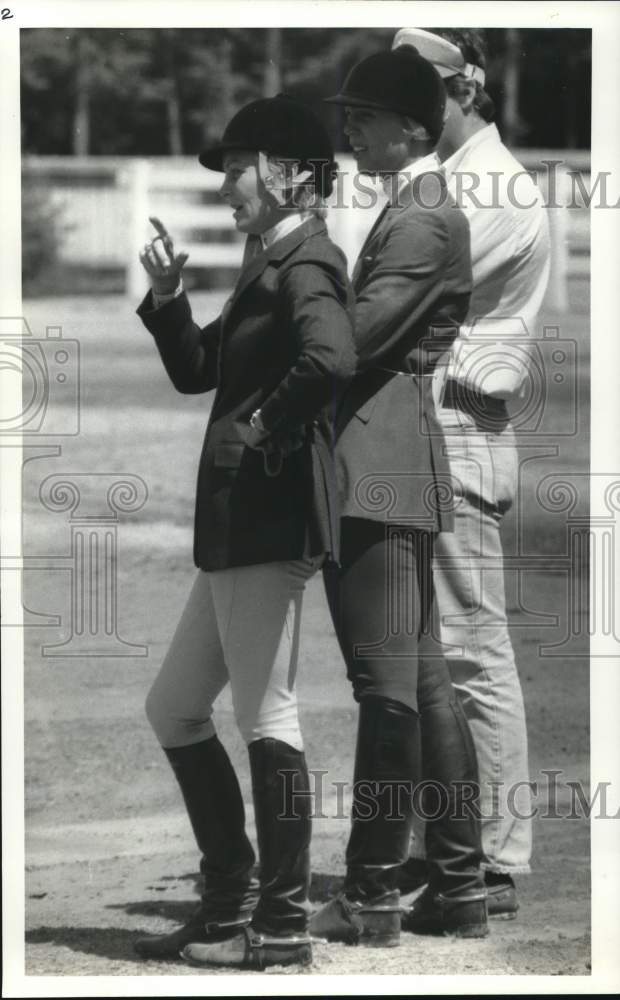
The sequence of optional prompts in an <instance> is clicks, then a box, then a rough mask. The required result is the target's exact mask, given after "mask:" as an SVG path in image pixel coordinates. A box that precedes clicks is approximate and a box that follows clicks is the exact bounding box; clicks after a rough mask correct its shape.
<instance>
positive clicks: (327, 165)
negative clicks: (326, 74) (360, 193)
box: [198, 94, 336, 198]
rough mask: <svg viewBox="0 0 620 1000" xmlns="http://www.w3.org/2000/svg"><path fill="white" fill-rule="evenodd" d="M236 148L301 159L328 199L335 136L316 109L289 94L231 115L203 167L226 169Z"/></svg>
mask: <svg viewBox="0 0 620 1000" xmlns="http://www.w3.org/2000/svg"><path fill="white" fill-rule="evenodd" d="M234 150H249V151H257V152H258V151H260V152H263V153H266V154H267V155H268V156H274V157H281V158H282V159H285V160H298V161H299V168H300V170H312V171H313V175H314V181H315V185H316V189H317V191H318V192H319V194H320V195H322V196H323V197H326V198H327V197H329V195H330V194H331V192H332V187H333V179H334V176H335V173H336V163H335V162H334V150H333V147H332V143H331V139H330V138H329V135H328V133H327V131H326V129H325V128H324V126H323V124H322V122H320V121H319V119H318V118H317V116H316V115H315V114H314V112H313V111H312V110H311V109H310V108H308V107H306V105H305V104H301V102H299V101H296V100H294V99H293V98H292V97H288V95H286V94H278V95H277V96H276V97H266V98H263V99H261V100H259V101H253V102H252V103H251V104H246V106H245V107H244V108H241V110H240V111H238V112H237V114H236V115H235V116H234V117H233V118H231V120H230V121H229V123H228V125H227V126H226V128H225V129H224V134H223V136H222V139H221V141H220V142H219V143H217V144H216V145H215V146H212V147H210V148H209V149H205V150H204V151H203V152H202V153H201V154H200V156H199V157H198V159H199V160H200V162H201V163H202V165H203V167H208V168H209V169H210V170H219V171H222V170H223V169H224V165H223V159H224V155H225V154H226V153H230V152H233V151H234Z"/></svg>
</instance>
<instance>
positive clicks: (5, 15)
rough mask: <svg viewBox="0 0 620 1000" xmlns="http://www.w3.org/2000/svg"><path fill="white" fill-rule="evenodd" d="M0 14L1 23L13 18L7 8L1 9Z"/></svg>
mask: <svg viewBox="0 0 620 1000" xmlns="http://www.w3.org/2000/svg"><path fill="white" fill-rule="evenodd" d="M0 13H1V14H2V20H3V21H6V20H7V19H8V18H9V17H13V15H12V14H11V11H10V8H9V7H3V8H2V10H1V11H0Z"/></svg>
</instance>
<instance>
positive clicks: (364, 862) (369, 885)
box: [310, 696, 419, 947]
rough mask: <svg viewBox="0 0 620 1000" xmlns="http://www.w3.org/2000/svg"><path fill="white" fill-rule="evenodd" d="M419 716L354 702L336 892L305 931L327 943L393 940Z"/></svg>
mask: <svg viewBox="0 0 620 1000" xmlns="http://www.w3.org/2000/svg"><path fill="white" fill-rule="evenodd" d="M418 761H419V717H418V715H417V713H416V712H414V711H412V710H411V709H409V708H407V707H406V706H405V705H403V704H401V703H400V702H397V701H392V700H391V699H389V698H381V697H374V696H373V697H366V698H363V699H362V700H361V702H360V715H359V726H358V735H357V747H356V752H355V774H354V785H353V810H352V820H351V834H350V837H349V843H348V846H347V853H346V861H347V875H346V879H345V884H344V888H343V891H342V893H341V894H340V895H339V896H337V897H336V898H335V899H333V900H331V901H330V902H329V903H327V904H326V905H325V906H324V907H323V908H322V909H321V910H319V912H318V913H316V914H315V915H314V916H313V918H312V920H311V923H310V929H311V932H312V933H313V934H315V935H316V936H317V937H325V938H327V939H328V940H330V941H345V942H348V943H351V944H355V943H359V944H364V945H368V946H370V947H392V946H394V945H397V944H398V943H399V936H400V893H399V891H398V888H397V884H398V874H399V867H400V865H402V864H403V862H404V861H405V859H406V857H407V853H408V848H409V840H410V838H411V830H412V819H413V802H412V800H413V792H414V788H415V783H416V778H417V771H418V770H419V764H418Z"/></svg>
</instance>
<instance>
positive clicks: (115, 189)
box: [24, 150, 590, 309]
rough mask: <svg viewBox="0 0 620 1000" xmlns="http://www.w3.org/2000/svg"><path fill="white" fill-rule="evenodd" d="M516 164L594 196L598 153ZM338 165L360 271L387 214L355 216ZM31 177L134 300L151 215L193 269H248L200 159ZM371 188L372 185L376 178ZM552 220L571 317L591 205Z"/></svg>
mask: <svg viewBox="0 0 620 1000" xmlns="http://www.w3.org/2000/svg"><path fill="white" fill-rule="evenodd" d="M516 155H517V156H518V158H519V159H520V160H521V162H522V163H523V164H524V166H525V167H526V168H527V169H528V170H530V171H532V172H534V173H536V174H537V175H538V179H539V183H540V184H541V188H542V189H543V193H545V194H546V178H547V175H546V173H545V172H544V168H542V162H543V161H544V160H551V161H562V163H561V167H559V168H558V171H557V175H556V190H557V197H558V200H560V201H562V203H563V204H564V205H566V202H567V201H568V200H569V197H570V193H571V191H569V187H570V186H569V185H568V183H567V182H568V175H567V171H568V170H570V171H579V172H580V173H581V175H582V178H583V185H584V189H585V190H586V191H588V190H589V183H590V157H589V153H584V152H568V153H567V152H564V151H561V152H558V151H552V150H521V151H517V154H516ZM338 160H339V164H340V167H341V177H340V180H339V185H338V189H337V191H336V192H335V195H334V196H333V198H332V202H334V203H335V204H334V205H333V207H331V208H330V212H329V219H328V223H329V227H330V233H331V235H332V237H333V239H334V240H335V242H336V243H338V244H339V245H340V246H341V247H342V249H343V250H344V252H345V253H346V255H347V258H348V260H349V263H350V264H351V263H352V262H353V261H354V260H355V257H356V256H357V252H358V250H359V247H360V245H361V243H362V241H363V238H364V235H365V233H366V232H367V231H368V229H369V228H370V226H371V225H372V222H373V220H374V218H375V216H376V214H377V213H378V212H379V211H380V208H381V204H382V197H379V198H378V199H377V201H376V203H375V205H374V206H373V207H371V208H368V207H364V206H365V205H366V204H367V201H368V199H366V198H365V197H364V196H363V195H360V193H359V192H357V200H358V202H359V203H360V205H361V207H358V208H357V209H355V208H349V207H348V206H351V205H352V203H353V202H352V198H353V195H354V193H355V191H354V188H353V178H354V176H355V173H356V166H355V161H354V160H353V158H352V157H348V156H339V157H338ZM24 172H25V174H26V175H27V176H28V177H30V178H32V179H38V180H40V182H41V183H42V184H44V186H45V187H46V189H47V190H48V191H49V192H50V193H51V195H52V197H53V199H54V201H55V202H56V203H57V204H58V205H59V206H61V207H62V222H63V226H64V239H63V245H62V248H61V254H60V256H61V260H62V261H64V262H66V263H67V264H73V265H75V264H80V265H87V266H92V267H94V268H109V267H115V268H119V267H120V268H125V269H126V279H127V280H126V292H127V293H128V294H129V295H131V296H132V297H133V298H136V297H138V296H139V295H141V294H142V293H143V292H144V290H145V288H146V278H145V274H144V271H143V269H142V266H141V264H140V262H139V260H138V251H139V249H140V247H141V246H142V245H143V244H144V243H145V241H146V240H147V239H149V238H150V236H152V234H153V230H152V227H151V226H150V224H149V222H148V217H149V215H157V216H159V217H160V218H162V219H163V220H164V222H165V223H166V225H167V227H168V228H169V230H170V232H171V233H172V234H173V235H174V237H175V241H176V244H177V246H178V247H179V248H181V247H182V248H183V249H184V250H185V251H187V252H188V253H189V255H190V259H189V264H188V267H190V266H191V267H199V268H223V267H233V268H234V267H237V266H238V265H239V264H240V262H241V257H242V252H243V242H244V237H243V236H242V235H241V234H240V233H238V232H237V231H236V229H235V227H234V223H233V219H232V214H231V212H230V209H229V208H228V207H227V206H225V205H223V204H222V203H221V202H220V201H219V198H218V193H217V192H218V190H219V187H220V184H221V177H219V175H218V174H215V173H213V172H211V171H209V170H205V169H204V168H202V167H201V166H200V165H199V164H198V162H197V160H196V158H195V157H178V158H176V157H175V158H172V157H166V158H155V157H154V158H150V159H148V160H146V159H134V158H120V157H117V158H108V157H92V158H88V159H80V158H76V157H27V158H25V160H24ZM364 183H365V185H370V181H369V180H368V179H367V178H366V179H365V181H364ZM378 190H379V191H380V188H379V189H378ZM338 206H341V207H338ZM342 206H347V207H342ZM548 212H549V222H550V226H551V233H552V247H553V249H552V275H551V282H550V288H549V295H548V304H549V305H550V306H551V307H554V308H557V309H566V308H567V306H568V293H567V283H568V279H569V278H570V277H571V276H572V275H582V276H583V275H586V274H587V273H588V270H589V236H590V219H589V210H588V209H587V207H585V206H583V205H582V206H581V207H570V208H568V207H561V208H550V209H548Z"/></svg>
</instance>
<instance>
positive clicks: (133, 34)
mask: <svg viewBox="0 0 620 1000" xmlns="http://www.w3.org/2000/svg"><path fill="white" fill-rule="evenodd" d="M397 28H398V25H396V26H394V27H387V28H384V29H373V30H372V31H371V30H369V29H368V28H269V29H260V28H234V29H233V28H218V29H209V28H202V29H182V28H178V29H177V28H170V29H162V28H146V29H128V30H118V29H112V28H106V29H99V28H97V29H93V28H82V29H72V30H67V29H65V28H58V29H49V28H35V29H27V30H23V31H22V32H21V64H22V93H21V99H22V132H23V134H22V143H23V151H24V152H25V153H38V154H48V155H49V154H54V155H67V154H71V153H74V154H76V155H88V154H95V155H97V154H98V155H104V154H105V155H115V154H121V155H133V156H135V155H147V154H150V155H165V154H167V153H169V154H171V155H181V154H183V153H194V152H195V151H196V150H197V149H198V148H199V147H200V146H201V145H203V144H205V143H207V142H209V141H211V140H212V139H213V138H215V137H217V136H218V135H219V134H220V133H221V130H222V128H223V126H224V125H225V123H226V122H227V121H228V119H229V118H230V117H231V115H232V114H233V113H234V112H235V110H236V109H237V108H238V107H240V106H241V105H242V104H243V103H245V102H247V101H250V100H253V99H255V98H257V97H260V96H262V95H264V96H271V95H273V94H275V93H277V92H278V91H281V90H286V92H287V93H290V94H292V95H294V96H297V97H300V98H302V99H304V100H306V101H307V102H308V103H310V104H314V105H320V101H321V98H323V97H325V96H327V95H328V94H332V93H335V92H336V91H337V89H338V87H339V85H340V83H341V82H342V80H343V78H344V76H345V75H346V73H347V71H348V69H349V68H350V67H351V66H352V65H353V64H354V63H355V62H357V61H358V60H359V59H361V58H363V57H364V56H366V55H370V54H371V53H372V52H375V51H381V50H385V49H386V48H387V47H389V45H390V43H391V40H392V37H393V35H394V32H395V31H396V30H397ZM485 38H486V43H487V48H488V66H487V89H488V91H489V93H490V94H491V96H492V97H493V99H494V100H495V103H496V106H497V111H498V124H499V126H500V131H501V132H502V134H503V136H504V139H505V141H506V142H507V143H508V144H509V145H511V144H517V145H521V146H538V147H544V148H552V147H553V148H558V149H559V148H587V147H589V145H590V76H591V32H590V31H589V30H583V29H514V28H503V29H488V30H487V31H486V32H485ZM323 114H324V116H325V119H326V120H327V122H328V124H329V125H330V127H331V128H332V130H333V139H334V142H335V144H336V148H337V149H342V148H343V136H342V130H341V127H340V121H339V111H338V110H337V109H327V108H326V106H325V105H323Z"/></svg>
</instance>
